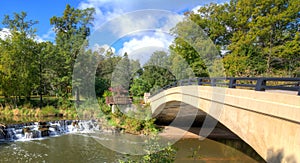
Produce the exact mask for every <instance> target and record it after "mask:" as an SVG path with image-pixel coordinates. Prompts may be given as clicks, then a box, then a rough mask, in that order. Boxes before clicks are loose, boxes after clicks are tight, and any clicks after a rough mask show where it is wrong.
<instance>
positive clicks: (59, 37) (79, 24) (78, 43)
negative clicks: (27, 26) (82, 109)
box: [50, 5, 95, 98]
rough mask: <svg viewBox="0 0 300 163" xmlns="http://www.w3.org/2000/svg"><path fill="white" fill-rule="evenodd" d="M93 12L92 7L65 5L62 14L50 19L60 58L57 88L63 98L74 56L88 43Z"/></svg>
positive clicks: (67, 87) (66, 89) (68, 87)
mask: <svg viewBox="0 0 300 163" xmlns="http://www.w3.org/2000/svg"><path fill="white" fill-rule="evenodd" d="M94 12H95V10H94V9H93V8H87V9H84V10H80V9H75V8H73V7H71V6H70V5H67V6H66V9H65V10H64V13H63V16H61V17H56V16H54V17H52V18H51V19H50V24H51V25H53V26H54V31H55V33H56V38H55V42H56V48H57V49H58V55H59V58H60V60H61V62H60V63H61V65H60V66H59V67H60V70H58V76H57V77H58V80H59V88H58V89H59V93H60V94H61V95H62V96H63V97H64V98H68V96H69V95H68V94H69V92H70V89H71V83H72V73H73V67H74V64H75V61H76V58H77V56H78V55H79V54H80V52H83V50H82V49H85V47H86V46H87V45H88V43H87V42H86V38H87V37H88V36H89V35H90V27H91V25H92V24H91V22H92V21H93V14H94Z"/></svg>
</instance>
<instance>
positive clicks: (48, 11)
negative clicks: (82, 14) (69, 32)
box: [0, 0, 227, 59]
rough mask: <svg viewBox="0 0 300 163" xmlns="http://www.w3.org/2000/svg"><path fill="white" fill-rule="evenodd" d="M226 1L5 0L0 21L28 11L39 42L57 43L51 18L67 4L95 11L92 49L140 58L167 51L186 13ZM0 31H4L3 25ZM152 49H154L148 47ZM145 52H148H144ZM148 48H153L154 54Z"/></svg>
mask: <svg viewBox="0 0 300 163" xmlns="http://www.w3.org/2000/svg"><path fill="white" fill-rule="evenodd" d="M226 1H227V0H43V1H41V0H2V1H1V2H0V20H1V22H2V20H3V17H4V15H12V14H13V13H14V12H17V13H19V12H21V11H25V12H27V18H28V20H30V19H31V20H38V21H39V23H38V24H37V25H35V26H34V27H35V28H36V29H37V33H36V34H37V38H36V39H37V40H38V41H54V39H55V33H54V32H53V30H52V26H51V25H50V18H51V17H53V16H61V15H62V14H63V11H64V9H65V6H66V4H70V5H71V6H72V7H75V8H79V9H85V8H88V7H94V8H95V10H96V14H95V20H94V22H93V24H94V27H93V29H92V31H93V32H92V35H91V36H90V38H89V39H90V40H89V41H90V46H91V48H94V49H96V48H99V47H105V48H107V47H112V48H113V51H115V52H116V53H118V54H120V55H122V54H123V53H125V52H127V53H129V55H130V54H132V55H131V56H132V57H133V58H134V56H135V57H136V58H137V59H138V55H137V54H136V53H137V52H139V53H141V52H143V51H145V50H147V51H148V53H152V51H154V50H156V49H167V48H168V46H169V45H170V44H171V42H172V40H173V39H174V38H172V36H171V35H170V33H169V31H170V29H171V28H172V27H174V25H176V23H178V22H179V21H181V20H182V19H183V13H184V12H186V11H191V10H195V9H197V8H199V6H203V5H204V4H209V3H212V2H214V3H224V2H226ZM0 28H2V29H3V28H4V27H3V25H2V24H1V25H0ZM149 47H151V48H149ZM143 49H145V50H143ZM149 49H152V51H151V50H150V51H149Z"/></svg>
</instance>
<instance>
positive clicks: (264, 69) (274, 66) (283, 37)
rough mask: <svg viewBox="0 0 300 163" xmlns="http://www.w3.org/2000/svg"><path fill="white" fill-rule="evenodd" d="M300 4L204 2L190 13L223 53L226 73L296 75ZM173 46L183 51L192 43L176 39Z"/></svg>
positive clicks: (288, 2) (293, 0)
mask: <svg viewBox="0 0 300 163" xmlns="http://www.w3.org/2000/svg"><path fill="white" fill-rule="evenodd" d="M299 5H300V2H299V1H298V0H289V1H271V0H267V1H263V0H259V1H248V0H240V1H235V0H231V1H230V2H229V3H224V4H210V5H206V6H203V7H201V8H200V9H199V10H198V11H197V12H195V13H193V12H191V13H188V14H187V17H188V19H190V20H192V21H193V22H195V23H196V24H197V25H199V26H200V27H201V28H202V29H203V31H204V32H205V34H206V35H207V36H209V38H210V39H211V40H212V42H213V43H214V44H215V45H216V47H217V49H218V50H219V51H220V52H219V53H220V54H223V55H222V56H223V57H224V59H223V63H224V68H225V71H226V75H228V76H264V75H265V74H268V75H269V76H270V75H271V76H278V75H280V76H287V75H289V76H295V75H296V72H297V71H298V70H299V23H300V21H299V7H298V6H299ZM185 26H187V25H185ZM177 28H178V27H177ZM186 29H188V27H186ZM191 31H192V30H191ZM181 33H182V32H181V31H178V30H177V31H176V30H175V34H181ZM178 47H179V48H178ZM171 48H173V49H174V50H175V51H176V52H178V51H179V52H180V50H184V49H188V48H189V46H188V45H185V44H184V43H182V42H180V40H179V39H176V40H175V42H174V43H173V45H172V46H171ZM186 52H187V51H186ZM187 54H189V53H187ZM192 58H195V57H192Z"/></svg>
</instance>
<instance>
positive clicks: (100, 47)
mask: <svg viewBox="0 0 300 163" xmlns="http://www.w3.org/2000/svg"><path fill="white" fill-rule="evenodd" d="M109 49H110V50H111V52H112V53H115V52H116V49H115V48H113V47H111V46H109V45H107V44H104V45H99V44H95V45H94V46H93V48H92V51H99V52H102V53H103V52H105V51H107V50H109Z"/></svg>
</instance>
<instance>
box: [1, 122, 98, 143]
mask: <svg viewBox="0 0 300 163" xmlns="http://www.w3.org/2000/svg"><path fill="white" fill-rule="evenodd" d="M96 130H99V125H98V123H97V122H96V121H94V120H88V121H84V120H58V121H51V122H34V123H23V124H11V125H7V126H5V127H4V126H1V127H0V141H18V140H30V139H36V138H43V137H49V136H58V135H63V134H68V133H91V132H93V131H96Z"/></svg>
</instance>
